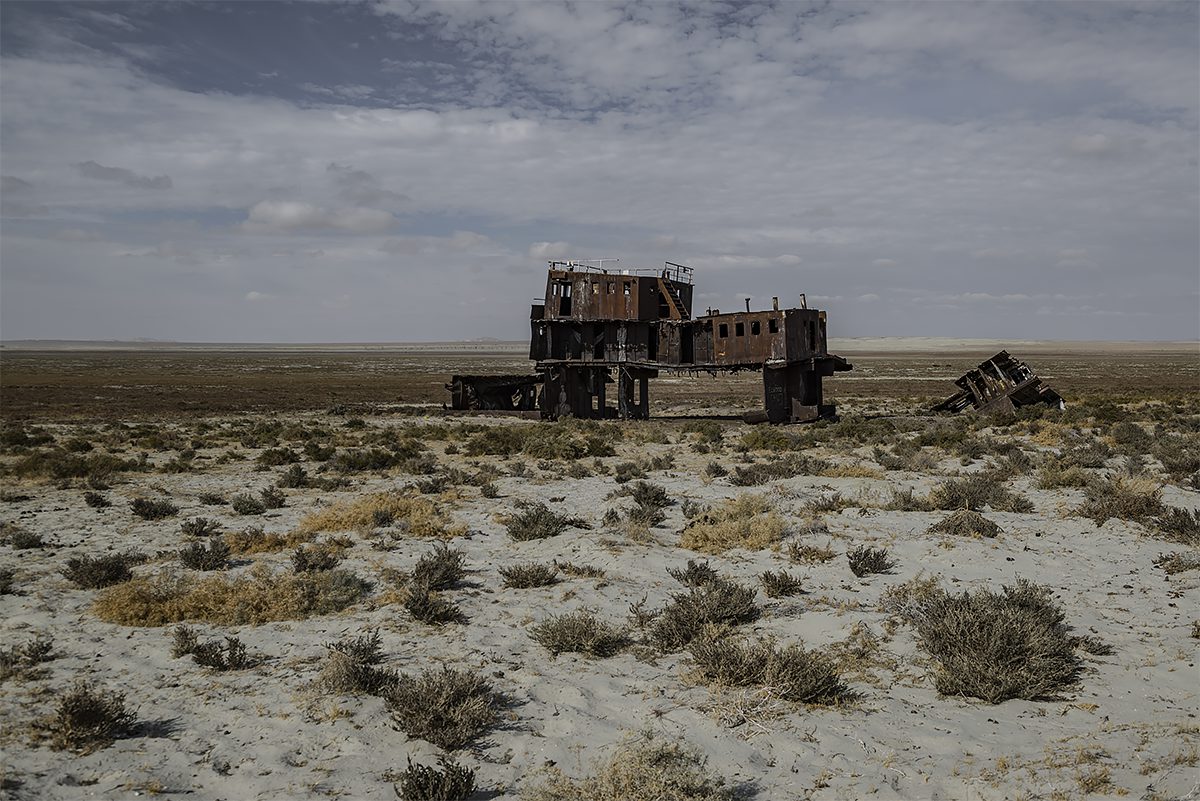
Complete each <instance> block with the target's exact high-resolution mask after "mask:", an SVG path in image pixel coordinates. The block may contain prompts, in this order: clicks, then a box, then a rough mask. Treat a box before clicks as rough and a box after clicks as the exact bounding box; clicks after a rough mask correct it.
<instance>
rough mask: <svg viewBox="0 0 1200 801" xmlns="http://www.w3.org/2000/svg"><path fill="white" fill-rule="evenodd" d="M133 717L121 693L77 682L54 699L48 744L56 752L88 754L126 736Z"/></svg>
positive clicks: (131, 725)
mask: <svg viewBox="0 0 1200 801" xmlns="http://www.w3.org/2000/svg"><path fill="white" fill-rule="evenodd" d="M134 720H135V718H134V715H133V713H132V712H130V711H129V710H127V709H126V708H125V696H124V695H123V694H121V693H118V692H109V691H105V690H99V689H96V687H94V686H93V685H92V684H89V683H86V682H80V683H78V684H76V685H75V686H74V687H72V688H71V689H70V690H69V691H68V692H67V693H66V694H65V695H64V696H63V697H62V698H61V699H60V700H59V702H58V708H57V710H56V711H55V714H54V717H53V718H51V719H50V722H49V726H48V728H49V734H50V744H51V745H52V746H53V747H54V748H55V749H57V750H59V751H74V752H75V753H78V754H88V753H91V752H92V751H96V750H98V749H100V748H104V747H105V746H107V745H109V744H111V743H112V741H113V740H115V739H117V738H118V737H124V736H125V735H127V734H128V733H129V732H130V730H131V729H132V728H133V723H134Z"/></svg>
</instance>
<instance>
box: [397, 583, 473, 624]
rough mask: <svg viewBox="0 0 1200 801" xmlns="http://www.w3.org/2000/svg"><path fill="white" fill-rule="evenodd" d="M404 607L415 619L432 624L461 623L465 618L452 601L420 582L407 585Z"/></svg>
mask: <svg viewBox="0 0 1200 801" xmlns="http://www.w3.org/2000/svg"><path fill="white" fill-rule="evenodd" d="M404 608H405V609H407V610H408V613H409V614H410V615H412V616H413V617H414V618H416V619H417V620H419V621H421V622H422V623H429V624H431V625H434V626H442V625H445V624H446V623H462V622H463V621H465V620H466V619H467V617H466V615H464V614H463V613H462V610H461V609H459V608H458V607H457V606H456V605H455V604H454V602H452V601H450V600H447V599H446V598H444V597H442V596H441V595H440V594H438V593H437V592H435V591H434V589H433V588H432V587H430V586H429V585H428V584H425V583H422V582H413V583H411V584H410V585H409V586H408V594H407V596H406V597H405V599H404Z"/></svg>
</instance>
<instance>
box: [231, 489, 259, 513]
mask: <svg viewBox="0 0 1200 801" xmlns="http://www.w3.org/2000/svg"><path fill="white" fill-rule="evenodd" d="M229 505H230V507H232V509H233V511H234V512H236V513H237V514H239V515H261V514H262V513H263V512H265V511H267V505H266V504H265V503H263V502H262V501H261V500H259V499H258V498H255V497H254V496H253V495H248V494H246V493H242V494H241V495H234V496H233V500H232V501H230V502H229Z"/></svg>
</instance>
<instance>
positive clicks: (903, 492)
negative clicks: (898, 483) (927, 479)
mask: <svg viewBox="0 0 1200 801" xmlns="http://www.w3.org/2000/svg"><path fill="white" fill-rule="evenodd" d="M883 508H884V509H886V510H888V511H889V512H928V511H931V510H932V509H933V504H932V503H930V501H929V499H928V498H921V497H918V496H917V494H916V493H915V492H914V491H913V490H912V488H910V487H906V488H904V489H893V490H892V497H891V500H889V501H888V502H887V503H886V504H884V507H883Z"/></svg>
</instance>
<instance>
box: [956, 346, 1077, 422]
mask: <svg viewBox="0 0 1200 801" xmlns="http://www.w3.org/2000/svg"><path fill="white" fill-rule="evenodd" d="M954 383H955V384H957V385H958V386H959V387H960V388H961V389H960V391H959V392H957V393H955V394H954V395H951V396H950V397H949V398H946V400H944V401H942V402H941V403H939V404H938V405H937V406H934V407H933V411H935V412H961V411H962V410H963V409H966V408H968V407H974V408H975V410H976V411H979V412H983V413H985V414H995V413H997V412H1005V411H1008V412H1011V411H1012V410H1014V409H1019V408H1020V407H1022V406H1031V405H1033V404H1035V403H1044V404H1046V405H1047V406H1055V407H1057V408H1059V409H1062V408H1063V407H1064V406H1065V405H1066V404H1065V403H1064V402H1063V398H1062V395H1059V394H1058V393H1057V392H1055V391H1054V390H1053V389H1051V388H1050V387H1048V386H1046V385H1045V384H1043V383H1042V379H1040V378H1038V377H1037V374H1036V373H1034V372H1033V370H1031V369H1029V365H1027V364H1025V362H1022V361H1018V360H1017V359H1014V358H1013V357H1012V356H1010V355H1009V354H1008V351H1006V350H1002V351H1000V352H999V353H997V354H996V355H995V356H993V357H992V358H990V359H988V360H987V361H985V362H982V363H981V364H980V365H979V366H978V367H976V368H975V369H974V370H968V371H967V372H966V373H964V374H963V376H962V377H961V378H959V379H958V380H956V381H955V382H954Z"/></svg>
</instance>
